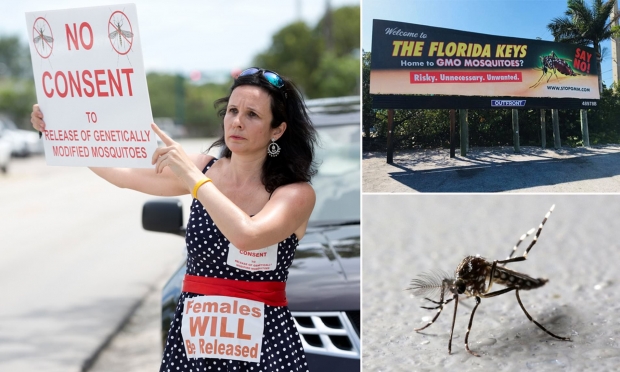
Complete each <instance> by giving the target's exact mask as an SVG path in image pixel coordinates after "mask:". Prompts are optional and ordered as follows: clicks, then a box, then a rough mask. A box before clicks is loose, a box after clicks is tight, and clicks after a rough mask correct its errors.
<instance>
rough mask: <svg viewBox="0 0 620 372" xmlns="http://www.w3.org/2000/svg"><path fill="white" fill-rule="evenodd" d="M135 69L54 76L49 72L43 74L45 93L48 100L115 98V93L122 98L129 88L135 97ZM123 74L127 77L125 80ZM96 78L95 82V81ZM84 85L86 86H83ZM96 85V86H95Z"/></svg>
mask: <svg viewBox="0 0 620 372" xmlns="http://www.w3.org/2000/svg"><path fill="white" fill-rule="evenodd" d="M133 72H134V71H133V68H123V69H118V68H117V69H115V70H93V71H91V70H83V71H82V72H80V71H75V73H73V72H72V71H67V72H66V73H65V72H63V71H56V73H55V74H54V76H52V73H51V72H49V71H45V72H44V73H43V77H42V80H43V92H44V93H45V96H47V97H48V98H52V97H54V95H57V96H58V97H60V98H65V97H67V95H69V94H71V97H75V96H76V95H77V96H78V97H82V94H84V95H85V96H86V97H95V96H97V97H109V96H112V97H114V92H115V91H116V94H117V95H118V96H119V97H122V96H123V95H124V94H125V93H124V92H123V87H126V88H127V91H126V92H127V94H128V95H129V96H133V90H132V87H131V76H132V75H131V74H133ZM121 74H123V75H125V79H124V82H125V84H123V79H122V78H121ZM93 78H94V81H93ZM82 83H83V84H84V86H82ZM93 83H94V84H93Z"/></svg>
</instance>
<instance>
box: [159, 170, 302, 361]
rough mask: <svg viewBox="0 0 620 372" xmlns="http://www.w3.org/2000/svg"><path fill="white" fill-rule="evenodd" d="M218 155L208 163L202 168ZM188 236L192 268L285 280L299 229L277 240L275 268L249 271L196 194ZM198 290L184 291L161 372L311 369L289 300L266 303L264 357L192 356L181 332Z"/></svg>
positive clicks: (194, 271)
mask: <svg viewBox="0 0 620 372" xmlns="http://www.w3.org/2000/svg"><path fill="white" fill-rule="evenodd" d="M214 161H215V160H212V161H211V162H209V164H207V166H206V167H205V169H204V170H203V173H205V172H206V171H207V169H209V167H211V165H213V162H214ZM185 241H186V247H187V273H188V274H190V275H197V276H207V277H213V278H224V279H229V280H245V281H249V282H252V281H278V282H285V281H286V279H287V276H288V268H289V266H290V265H291V263H292V262H293V257H294V256H295V249H296V248H297V244H298V241H297V237H296V236H295V235H294V234H293V235H291V236H289V237H288V238H286V239H284V240H283V241H281V242H280V243H279V244H278V262H277V267H276V269H275V270H273V271H257V272H250V271H246V270H242V269H237V268H235V267H232V266H228V265H227V264H226V259H227V256H228V244H229V242H228V240H227V239H226V237H224V235H223V234H222V233H221V232H220V231H219V229H218V228H217V226H216V225H215V223H214V222H213V220H211V218H210V217H209V215H208V214H207V211H206V210H205V209H204V207H203V206H202V204H201V203H200V202H199V201H198V200H196V199H194V201H193V203H192V206H191V213H190V217H189V221H188V223H187V234H186V236H185ZM196 296H200V295H199V294H193V293H186V292H182V293H181V297H180V298H179V302H178V305H177V308H176V312H175V316H174V319H173V320H172V324H171V325H170V332H169V333H168V338H167V340H166V347H165V349H164V354H163V359H162V363H161V368H160V372H177V371H185V372H190V371H191V372H203V371H209V372H211V371H212V372H223V371H234V372H242V371H243V372H245V371H248V372H250V371H251V372H258V371H269V372H289V371H295V372H301V371H303V372H308V364H307V362H306V356H305V354H304V350H303V346H302V344H301V340H300V338H299V334H298V333H297V329H296V328H295V323H294V321H293V317H292V316H291V313H290V312H289V310H288V308H287V307H286V306H276V307H274V306H269V305H265V328H264V331H263V344H262V354H261V358H260V359H261V361H260V363H252V362H245V361H238V360H229V359H219V358H217V359H216V358H197V359H188V358H187V356H186V354H185V348H184V346H183V337H182V336H181V322H182V316H183V302H184V300H185V299H186V298H192V297H196Z"/></svg>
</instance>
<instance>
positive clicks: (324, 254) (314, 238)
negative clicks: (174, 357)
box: [142, 97, 361, 372]
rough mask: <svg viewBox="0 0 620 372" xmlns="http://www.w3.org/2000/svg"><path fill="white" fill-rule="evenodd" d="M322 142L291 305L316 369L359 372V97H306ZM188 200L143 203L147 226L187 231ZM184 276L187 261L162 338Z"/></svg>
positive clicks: (168, 305)
mask: <svg viewBox="0 0 620 372" xmlns="http://www.w3.org/2000/svg"><path fill="white" fill-rule="evenodd" d="M307 105H308V107H309V109H310V113H311V118H312V121H313V123H314V125H315V127H316V128H317V131H318V133H319V139H320V148H319V149H317V150H318V151H317V160H318V162H319V164H320V167H319V170H318V174H317V175H316V176H315V178H314V179H313V181H312V184H313V186H314V189H315V191H316V195H317V201H316V205H315V208H314V211H313V213H312V215H311V217H310V222H309V224H308V229H307V232H306V234H305V236H304V237H303V239H301V241H300V243H299V247H298V248H297V252H296V254H295V259H294V260H293V264H292V265H291V267H290V268H289V276H288V282H287V286H286V294H287V298H288V303H289V304H288V307H289V309H290V311H291V313H292V315H293V317H294V319H295V323H296V325H297V330H298V332H299V334H300V336H301V340H302V343H303V346H304V349H305V351H306V358H307V360H308V364H309V367H310V370H311V371H343V372H347V371H359V370H360V334H361V328H360V325H361V324H360V175H361V170H360V167H361V164H360V138H361V136H360V109H359V107H360V106H359V97H345V98H338V99H323V100H318V101H308V102H307ZM183 224H184V222H183V211H182V203H181V201H180V200H178V199H163V200H161V199H160V200H157V201H149V202H147V203H145V205H144V208H143V212H142V225H143V227H144V228H145V229H146V230H149V231H159V232H167V233H173V234H178V235H181V236H185V227H184V226H183ZM184 275H185V265H183V266H182V267H181V268H179V270H178V271H177V272H176V273H175V274H174V275H173V276H172V278H170V280H169V281H168V283H167V284H166V285H165V286H164V289H163V293H162V342H163V344H165V340H166V336H167V332H168V328H169V327H170V322H171V320H172V316H173V315H174V311H175V309H176V306H177V301H178V299H179V296H180V294H181V285H182V280H183V276H184Z"/></svg>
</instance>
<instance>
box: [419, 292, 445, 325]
mask: <svg viewBox="0 0 620 372" xmlns="http://www.w3.org/2000/svg"><path fill="white" fill-rule="evenodd" d="M453 299H454V298H451V299H449V300H447V301H444V300H443V292H442V293H441V300H440V301H433V300H431V299H430V298H425V300H428V301H430V302H432V303H435V304H437V306H435V307H425V306H420V307H421V308H422V309H428V310H435V309H438V310H437V314H435V317H434V318H433V320H431V321H430V322H429V323H428V324H427V325H425V326H424V327H422V328H417V329H414V331H416V332H420V331H421V330H423V329H425V328H428V327H430V325H431V324H433V323H435V320H437V318H439V314H441V311H442V310H443V306H444V305H446V304H447V303H449V302H450V301H452V300H453Z"/></svg>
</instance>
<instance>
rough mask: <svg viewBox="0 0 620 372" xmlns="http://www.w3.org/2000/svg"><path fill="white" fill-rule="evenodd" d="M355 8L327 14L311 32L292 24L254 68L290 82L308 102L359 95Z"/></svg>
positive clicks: (301, 24) (274, 39)
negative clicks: (274, 74)
mask: <svg viewBox="0 0 620 372" xmlns="http://www.w3.org/2000/svg"><path fill="white" fill-rule="evenodd" d="M359 30H360V9H359V6H353V7H342V8H338V9H336V10H334V11H330V12H327V13H326V15H324V16H323V18H322V19H321V20H320V21H319V22H318V24H317V25H316V26H315V27H314V28H310V27H309V26H308V25H307V24H306V23H304V22H295V23H292V24H290V25H288V26H286V27H284V28H283V29H281V30H280V31H278V32H277V33H276V34H275V35H273V37H272V43H271V46H270V47H269V49H268V50H266V51H264V52H262V53H260V54H258V55H257V56H256V57H255V58H254V64H255V65H257V66H263V67H265V68H269V69H272V70H276V71H278V73H280V74H282V75H284V76H287V77H290V78H292V79H293V80H294V81H295V83H296V84H297V85H298V86H299V88H300V89H301V91H302V92H303V93H304V94H305V95H306V96H307V97H309V98H319V97H330V96H342V95H351V94H353V95H355V94H359V83H360V79H359V70H360V59H359V48H360V44H359V40H360V36H359Z"/></svg>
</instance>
